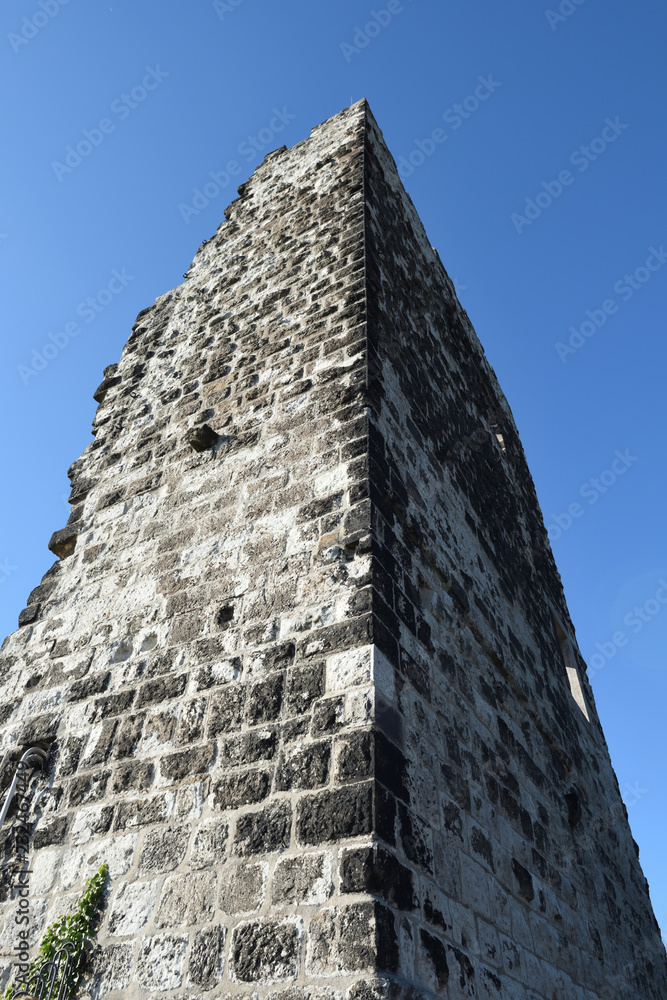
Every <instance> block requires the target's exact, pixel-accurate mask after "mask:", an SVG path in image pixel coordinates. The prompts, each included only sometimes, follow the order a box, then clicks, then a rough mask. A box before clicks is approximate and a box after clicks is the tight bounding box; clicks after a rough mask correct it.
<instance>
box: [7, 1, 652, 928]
mask: <svg viewBox="0 0 667 1000" xmlns="http://www.w3.org/2000/svg"><path fill="white" fill-rule="evenodd" d="M41 4H42V5H41V6H40V3H39V2H38V0H5V2H4V3H3V5H2V12H1V14H0V22H1V31H0V45H1V46H3V47H4V52H3V55H2V59H1V60H0V86H1V91H2V94H3V101H2V112H1V114H2V134H3V137H4V151H5V152H4V156H3V158H2V168H1V169H2V174H3V183H2V187H1V194H0V264H1V268H0V271H1V274H2V299H1V301H2V314H3V315H2V320H3V322H2V331H3V345H4V350H3V360H4V364H3V365H2V370H1V371H0V380H1V383H0V386H1V391H0V407H1V409H2V413H1V418H0V419H1V423H2V427H3V428H4V433H3V434H2V457H3V465H2V468H3V470H4V474H3V481H4V482H3V486H4V488H3V489H2V491H1V494H0V504H1V505H2V517H1V520H0V565H1V567H2V568H1V569H0V581H2V582H0V601H1V612H0V617H1V621H0V631H1V632H2V634H3V635H4V634H6V633H7V632H10V631H12V630H13V629H14V628H15V626H16V618H17V615H18V612H19V611H20V609H21V608H22V607H23V606H24V604H25V600H26V597H27V595H28V593H29V591H30V590H31V589H32V587H33V586H35V585H36V584H37V583H38V582H39V580H40V578H41V575H42V573H43V572H44V571H45V570H46V569H47V568H48V566H49V565H50V564H51V562H52V556H51V554H50V553H49V552H48V550H47V547H46V546H47V542H48V539H49V537H50V535H51V533H52V531H54V530H55V529H57V528H60V527H62V526H63V525H64V523H65V521H66V519H67V516H68V507H67V505H66V503H65V500H64V498H65V497H66V496H67V492H68V480H67V478H66V475H65V471H66V469H67V467H68V466H69V464H70V463H71V462H72V461H73V460H74V459H75V458H76V457H77V456H78V455H79V454H80V452H81V451H82V450H83V448H84V447H85V445H86V444H87V443H88V441H89V440H90V434H89V425H90V421H91V419H92V417H93V415H94V412H95V403H94V401H93V399H92V393H93V391H94V389H95V388H96V386H97V385H98V383H99V382H100V380H101V375H102V369H103V367H104V366H105V365H107V364H110V363H111V362H114V361H117V360H118V357H119V355H120V352H121V349H122V346H123V344H124V342H125V340H126V339H127V337H128V335H129V333H130V328H131V326H132V323H133V322H134V318H135V316H136V314H137V313H138V312H139V310H141V309H143V308H144V307H145V306H147V305H150V303H152V301H153V299H154V298H155V297H156V296H157V295H159V294H161V293H162V292H165V291H167V290H168V289H169V288H171V287H173V286H174V285H176V284H178V283H179V282H180V281H181V280H182V274H183V272H184V271H185V270H186V269H187V267H188V265H189V263H190V261H191V259H192V257H193V255H194V253H195V251H196V249H197V247H198V246H199V244H200V243H201V242H202V240H204V239H205V238H207V237H209V236H210V235H211V234H212V233H213V231H214V230H215V229H216V227H217V226H218V224H219V223H220V221H221V220H222V218H223V211H224V208H225V206H226V205H227V204H228V202H229V201H231V200H232V198H233V197H234V196H235V194H236V187H237V185H238V184H239V183H241V182H242V181H243V180H244V179H245V178H246V176H248V175H249V174H250V173H251V172H252V169H253V168H254V166H255V165H256V164H257V163H258V162H259V161H260V160H261V159H262V158H263V155H264V153H265V152H267V151H268V150H269V149H272V148H275V147H276V146H279V145H282V144H283V143H285V144H287V145H291V144H293V143H295V142H298V141H300V140H301V139H303V138H305V137H306V136H307V135H308V132H309V129H310V128H311V127H312V126H313V125H315V124H317V123H319V122H320V121H323V120H324V119H326V118H328V117H329V116H331V115H333V114H335V113H337V112H338V111H339V110H341V108H343V107H345V106H346V105H348V104H349V103H350V102H351V101H356V100H358V99H359V98H361V97H363V96H366V97H367V98H368V99H369V101H370V103H371V107H372V109H373V112H374V114H375V116H376V118H377V120H378V122H379V124H380V127H381V128H382V129H383V131H384V134H385V137H386V139H387V142H388V144H389V146H390V148H391V150H392V152H393V153H394V156H395V157H396V159H397V160H398V159H399V157H403V158H404V161H403V162H404V163H405V164H406V168H405V170H404V174H405V183H406V186H407V188H408V191H409V192H410V194H411V195H412V198H413V199H414V201H415V204H416V206H417V209H418V211H419V212H420V214H421V217H422V219H423V221H424V224H425V226H426V229H427V232H428V233H429V236H430V239H431V242H432V243H433V244H434V245H435V246H436V247H437V248H438V250H439V252H440V255H441V257H442V259H443V261H444V263H445V266H446V267H447V269H448V271H449V273H450V274H451V275H452V277H453V278H454V280H455V282H456V285H457V287H458V290H459V295H460V298H461V301H462V302H463V304H464V306H465V308H466V309H467V311H468V313H469V315H470V317H471V319H472V321H473V323H474V324H475V327H476V329H477V332H478V334H479V336H480V338H481V340H482V343H483V344H484V346H485V348H486V351H487V354H488V357H489V359H490V361H491V363H492V364H493V366H494V367H495V370H496V372H497V374H498V377H499V379H500V383H501V385H502V386H503V388H504V390H505V392H506V394H507V397H508V399H509V401H510V405H511V406H512V408H513V411H514V414H515V417H516V420H517V423H518V426H519V431H520V433H521V436H522V439H523V443H524V446H525V449H526V452H527V455H528V460H529V463H530V467H531V470H532V473H533V476H534V478H535V482H536V486H537V492H538V495H539V498H540V502H541V504H542V509H543V511H544V514H545V517H546V520H547V522H548V523H549V524H550V525H551V534H552V537H553V547H554V552H555V556H556V560H557V562H558V565H559V567H560V570H561V573H562V577H563V582H564V586H565V592H566V596H567V599H568V602H569V606H570V610H571V613H572V617H573V620H574V623H575V626H576V628H577V634H578V639H579V643H580V646H581V649H582V652H583V654H584V656H585V657H586V659H587V660H588V662H589V664H592V665H595V666H596V667H597V669H595V670H594V671H593V667H591V670H592V673H593V676H592V683H593V686H594V690H595V694H596V698H597V704H598V709H599V712H600V715H601V718H602V721H603V725H604V728H605V733H606V736H607V739H608V742H609V745H610V748H611V752H612V758H613V762H614V765H615V768H616V772H617V775H618V779H619V782H620V785H621V788H622V790H623V794H624V798H625V800H626V802H627V804H628V808H629V815H630V820H631V824H632V829H633V832H634V835H635V838H636V839H637V841H638V842H639V845H640V848H641V861H642V864H643V866H644V870H645V872H646V875H647V877H648V879H649V882H650V884H651V889H652V896H653V901H654V905H655V909H656V912H657V916H658V919H659V921H660V922H661V926H662V927H663V930H666V929H667V872H666V868H665V865H664V830H665V828H666V827H667V804H666V801H665V798H666V792H667V750H666V748H665V736H664V734H665V723H664V717H665V707H666V702H667V671H666V668H665V648H666V647H667V605H665V604H662V603H660V596H663V597H666V598H667V588H665V589H664V590H661V587H662V584H661V582H660V581H661V580H665V581H666V582H667V544H666V541H665V532H664V520H665V459H666V455H665V427H666V420H665V391H664V379H665V375H664V372H665V360H666V359H665V353H666V349H665V336H664V334H665V319H664V316H665V290H666V288H667V257H665V256H664V249H665V248H667V220H666V218H665V200H664V192H665V167H666V164H665V140H664V119H665V101H664V98H665V85H664V39H665V34H666V30H667V9H666V8H665V7H664V5H663V4H659V3H658V2H657V0H645V2H643V3H641V4H636V5H630V4H627V3H622V2H620V0H605V2H604V3H603V0H584V2H582V0H579V2H578V3H574V2H571V0H564V2H561V7H562V8H563V10H564V11H565V12H567V11H568V10H571V13H569V14H567V13H564V14H559V13H558V10H559V7H558V4H557V3H555V2H554V3H553V5H552V7H551V10H552V11H554V12H555V16H547V12H548V11H549V9H550V8H549V5H548V3H547V2H546V0H545V2H544V3H540V2H535V0H531V2H527V0H515V2H513V3H511V4H500V3H498V2H497V0H470V2H467V3H453V2H442V0H438V2H436V0H402V3H398V2H397V0H392V3H391V5H389V4H388V2H385V0H377V2H376V3H375V4H373V3H372V2H371V0H369V2H368V3H366V2H360V0H337V2H336V3H326V4H325V3H315V2H313V0H308V2H306V0H293V2H287V3H275V2H271V0H227V2H224V0H218V2H217V3H215V4H214V3H213V2H211V0H198V2H191V3H187V4H186V3H178V4H177V3H165V2H164V0H159V2H158V0H142V2H141V3H137V2H136V0H135V2H132V3H131V2H130V0H105V2H104V3H102V2H101V0H85V2H84V0H69V2H67V3H66V4H63V5H62V6H61V5H59V3H58V0H41ZM389 6H390V11H393V13H391V17H389V12H387V13H383V12H385V11H387V8H388V7H389ZM372 10H375V11H376V14H377V17H373V15H372V14H371V11H372ZM24 18H27V20H25V21H24V20H23V19H24ZM370 22H373V24H372V25H371V27H370V28H369V30H368V31H366V30H365V27H364V26H365V25H366V24H368V23H370ZM357 27H359V28H360V29H361V30H362V34H358V33H357ZM480 78H482V79H483V81H485V82H484V83H482V82H481V81H480ZM476 91H477V96H475V95H476ZM124 95H125V96H124ZM480 98H483V99H481V100H480ZM456 105H459V109H458V110H457V108H456ZM101 123H102V124H101ZM610 123H611V124H610ZM435 129H440V130H441V131H440V132H438V133H437V137H438V139H439V140H440V141H439V142H434V141H433V139H432V138H431V136H432V133H433V131H434V130H435ZM84 130H87V131H88V137H86V135H85V134H84ZM443 136H444V138H443ZM252 137H255V138H254V139H253V138H252ZM79 143H83V145H82V146H81V147H80V151H79V153H77V152H76V147H77V145H78V144H79ZM419 143H421V147H420V146H419ZM86 144H88V145H86ZM68 146H69V147H72V148H73V150H74V152H73V153H70V154H69V160H67V159H66V157H67V147H68ZM582 147H583V150H582ZM81 153H83V155H82V156H81V159H80V162H77V158H78V157H79V155H80V154H81ZM410 158H412V159H410ZM229 161H236V162H237V163H238V164H239V166H240V172H239V174H238V175H237V176H235V177H232V178H231V179H229V181H228V182H227V183H225V181H226V178H225V177H224V175H220V176H219V181H220V183H222V184H223V185H224V187H223V190H221V191H219V192H218V193H217V194H216V189H215V187H213V186H211V187H209V188H208V192H209V194H211V195H212V197H211V198H210V199H209V200H208V203H206V201H205V198H203V197H202V198H200V199H199V200H198V201H197V202H195V203H194V204H193V199H194V197H195V195H194V189H195V188H199V189H200V190H201V189H203V186H204V185H205V184H207V183H210V184H211V185H213V181H212V180H211V178H210V173H211V172H213V173H218V174H219V172H220V171H224V170H225V167H226V165H227V164H228V163H229ZM420 161H421V162H420ZM411 163H412V164H413V165H414V166H413V167H412V168H411ZM564 172H567V173H564ZM559 178H560V179H559ZM527 200H528V203H527ZM189 209H195V211H191V210H189ZM531 216H532V219H531V218H530V217H531ZM663 241H664V242H663ZM652 248H653V249H652ZM654 251H655V252H654ZM647 261H648V263H647ZM114 272H117V274H118V275H120V276H121V278H120V279H119V278H118V277H117V276H115V275H114ZM626 275H627V276H628V277H627V278H626V277H625V276H626ZM100 293H101V294H100ZM88 299H92V300H93V301H92V303H87V301H86V300H88ZM605 307H606V308H605ZM587 311H588V313H590V315H588V314H587ZM68 324H69V326H68ZM583 324H588V325H585V326H584V327H583V332H582V325H583ZM571 328H572V329H571ZM68 331H69V332H68ZM74 331H76V332H75V333H74ZM72 333H74V335H73V336H72V335H71V334H72ZM50 335H53V338H55V339H51V338H50ZM66 336H68V337H69V342H67V343H66V342H65V337H66ZM558 344H561V345H565V347H560V348H558V347H557V345H558ZM45 345H50V346H48V347H47V351H46V354H47V355H50V357H45V356H44V353H43V349H44V346H45ZM33 351H36V352H37V355H35V354H33ZM38 355H39V356H40V357H42V358H43V359H44V365H43V367H42V370H40V371H38V372H37V371H36V367H38V366H40V365H41V364H42V363H41V362H40V361H39V357H38ZM30 369H31V370H32V372H33V373H32V374H30V373H29V370H30ZM617 452H620V454H621V455H622V456H624V458H623V459H620V458H619V457H618V456H617ZM571 505H574V506H573V507H572V511H571V513H568V510H569V508H570V507H571ZM568 517H570V518H571V524H570V525H569V526H568ZM557 518H558V520H556V519H557ZM656 594H657V595H659V596H658V597H656ZM635 608H637V609H639V610H638V612H637V611H635V610H634V609H635ZM614 637H615V638H616V640H617V641H614ZM598 644H599V645H598ZM600 647H601V648H600Z"/></svg>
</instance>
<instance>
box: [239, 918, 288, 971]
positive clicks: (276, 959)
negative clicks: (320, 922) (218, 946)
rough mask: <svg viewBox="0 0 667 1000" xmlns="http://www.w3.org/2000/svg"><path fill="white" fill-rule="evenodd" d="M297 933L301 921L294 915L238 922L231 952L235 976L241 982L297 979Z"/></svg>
mask: <svg viewBox="0 0 667 1000" xmlns="http://www.w3.org/2000/svg"><path fill="white" fill-rule="evenodd" d="M300 933H301V928H300V921H298V920H297V919H295V918H292V919H285V920H254V921H249V922H248V923H241V924H239V925H238V926H237V927H236V928H235V930H234V933H233V936H232V945H231V951H230V962H231V965H232V975H233V977H234V979H236V980H237V981H239V982H242V983H260V982H261V983H275V982H281V981H283V980H285V979H296V977H297V974H298V971H299V938H300Z"/></svg>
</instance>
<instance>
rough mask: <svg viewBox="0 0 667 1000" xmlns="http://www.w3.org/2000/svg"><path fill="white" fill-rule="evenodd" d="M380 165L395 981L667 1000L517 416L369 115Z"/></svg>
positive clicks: (374, 391) (371, 164)
mask: <svg viewBox="0 0 667 1000" xmlns="http://www.w3.org/2000/svg"><path fill="white" fill-rule="evenodd" d="M366 158H367V162H366V204H367V234H366V247H367V277H368V322H369V372H370V376H369V389H370V402H371V407H372V409H371V413H372V417H371V428H370V496H371V499H372V502H373V586H374V592H373V608H374V612H375V615H376V618H377V623H376V632H375V641H376V644H377V649H378V650H380V651H381V653H379V654H378V660H379V658H380V656H382V658H383V662H384V663H385V665H386V669H385V670H384V671H382V672H381V671H379V670H378V681H377V684H378V689H377V699H378V707H377V727H378V733H377V737H376V739H377V740H378V749H379V757H378V768H377V777H378V779H379V781H380V782H381V783H383V785H384V787H385V789H386V808H385V809H384V820H383V824H382V826H381V827H379V829H378V833H379V835H380V837H381V839H382V841H383V842H384V845H386V849H387V850H388V851H389V853H390V856H391V858H392V864H396V865H400V868H399V869H398V871H399V873H400V875H397V877H396V879H395V885H396V888H395V890H393V892H394V899H393V908H394V911H395V933H396V934H397V935H398V936H399V938H400V947H399V948H398V949H397V954H398V955H400V959H399V960H398V961H397V962H394V963H393V964H392V965H391V966H390V968H389V971H391V972H392V973H397V974H398V976H399V978H404V979H405V980H407V981H409V982H417V983H420V984H423V985H426V986H428V987H429V988H430V989H432V990H433V991H434V992H436V993H437V994H438V995H447V996H450V997H452V998H455V997H456V998H458V997H468V996H483V997H503V998H505V997H512V998H514V997H522V998H523V997H524V996H526V995H529V996H530V997H539V998H544V1000H547V998H549V1000H551V998H556V997H558V998H561V997H563V998H565V997H567V998H568V1000H575V998H576V1000H584V998H587V1000H592V998H593V997H596V998H597V997H605V998H612V997H613V998H620V997H628V998H629V997H633V998H638V997H642V998H649V997H652V998H653V997H655V998H658V997H661V998H662V997H665V996H667V975H666V963H665V949H664V945H663V944H662V942H661V940H660V934H659V930H658V927H657V924H656V922H655V918H654V916H653V913H652V909H651V905H650V901H649V897H648V886H647V884H646V881H645V879H644V876H643V874H642V871H641V868H640V866H639V863H638V860H637V853H638V852H637V849H636V845H635V843H634V841H633V840H632V837H631V834H630V830H629V827H628V825H627V813H626V811H625V807H624V805H623V803H622V800H621V797H620V792H619V789H618V784H617V781H616V778H615V775H614V773H613V770H612V768H611V763H610V759H609V754H608V751H607V747H606V744H605V741H604V737H603V735H602V731H601V728H600V723H599V720H598V717H597V714H596V712H595V705H594V701H593V695H592V692H591V689H590V686H589V684H588V682H587V679H586V666H585V664H584V662H583V660H582V658H581V656H580V654H579V652H578V649H577V647H576V640H575V638H574V630H573V627H572V624H571V622H570V619H569V616H568V612H567V608H566V606H565V601H564V598H563V593H562V588H561V583H560V578H559V576H558V573H557V571H556V568H555V565H554V563H553V559H552V556H551V552H550V548H549V544H548V541H547V536H546V532H545V529H544V525H543V521H542V516H541V513H540V510H539V506H538V503H537V499H536V496H535V491H534V487H533V484H532V481H531V478H530V475H529V472H528V469H527V466H526V462H525V458H524V455H523V451H522V448H521V445H520V442H519V438H518V435H517V431H516V427H515V425H514V422H513V420H512V416H511V412H510V410H509V408H508V406H507V402H506V401H505V399H504V397H503V395H502V393H501V391H500V389H499V387H498V384H497V382H496V379H495V377H494V374H493V371H492V370H491V368H490V366H489V365H488V363H487V362H486V359H485V357H484V354H483V351H482V349H481V347H480V345H479V342H478V340H477V337H476V336H475V333H474V331H473V329H472V327H471V325H470V322H469V320H468V317H467V315H466V313H465V312H464V310H463V309H462V308H461V307H460V305H459V304H458V302H457V300H456V297H455V293H454V289H453V286H452V284H451V281H450V280H449V278H448V277H447V275H446V272H445V270H444V268H443V267H442V265H441V263H440V260H439V258H438V255H437V253H436V252H435V251H434V250H432V248H431V247H430V245H429V243H428V239H427V237H426V235H425V233H424V230H423V227H422V225H421V223H420V221H419V219H418V218H417V216H416V213H415V210H414V207H413V206H412V203H411V202H410V200H409V198H408V197H407V196H406V194H405V192H404V190H403V187H402V184H401V182H400V180H399V178H398V175H397V172H396V168H395V165H394V162H393V160H392V158H391V156H390V155H389V154H388V152H387V149H386V146H385V145H384V142H383V141H382V137H381V134H380V133H379V131H378V129H377V126H376V125H375V123H374V121H373V120H372V118H370V119H369V134H368V139H367V146H366ZM554 618H556V619H557V620H558V623H559V626H558V628H559V629H560V631H561V635H560V637H559V634H558V631H557V626H556V625H555V621H554ZM566 666H570V669H571V671H574V673H575V676H576V674H577V673H578V678H579V683H580V685H581V690H582V692H583V698H584V699H585V701H584V703H583V704H584V708H585V712H586V714H585V713H584V711H582V708H580V706H579V704H578V702H577V700H576V699H575V695H574V694H573V691H572V688H571V685H570V680H569V677H568V671H567V669H566ZM574 683H575V694H578V692H577V690H576V680H575V681H574ZM579 698H580V699H581V695H579ZM587 716H588V717H587ZM522 987H525V988H526V989H527V990H529V994H526V993H524V991H523V988H522ZM447 991H449V992H447Z"/></svg>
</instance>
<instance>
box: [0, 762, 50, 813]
mask: <svg viewBox="0 0 667 1000" xmlns="http://www.w3.org/2000/svg"><path fill="white" fill-rule="evenodd" d="M46 753H47V752H46V750H45V749H44V748H43V747H39V746H35V747H30V748H29V749H28V750H26V752H25V753H24V754H23V756H22V757H21V759H20V761H19V762H18V764H17V765H16V774H15V775H14V779H13V781H12V783H11V785H10V786H9V791H8V792H7V795H6V797H5V802H4V805H3V807H2V812H1V813H0V827H1V826H2V824H3V823H4V822H5V819H6V818H7V813H8V812H9V807H10V806H11V804H12V799H13V798H14V794H15V792H16V786H17V785H18V783H19V778H20V777H21V771H23V770H24V769H25V768H28V767H32V768H35V767H39V768H42V767H43V765H44V760H45V758H46Z"/></svg>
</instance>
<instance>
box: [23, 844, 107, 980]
mask: <svg viewBox="0 0 667 1000" xmlns="http://www.w3.org/2000/svg"><path fill="white" fill-rule="evenodd" d="M108 874H109V866H108V865H107V863H106V862H104V864H103V865H102V866H101V867H100V869H99V871H97V872H96V873H95V874H94V875H93V877H92V878H91V879H89V880H88V882H86V887H85V889H84V891H83V895H82V896H81V899H80V900H79V902H78V904H77V906H76V909H75V910H74V911H73V912H72V913H63V914H62V915H61V916H59V917H58V919H57V920H54V922H53V923H52V924H50V925H49V926H48V927H47V928H46V930H45V931H44V936H43V938H42V940H41V943H40V946H39V951H38V952H37V956H36V957H35V958H34V959H33V960H32V962H31V963H30V967H29V971H28V975H27V976H26V982H28V983H29V982H30V980H31V979H32V978H33V977H34V976H36V975H37V974H38V973H39V972H40V971H41V969H42V968H43V967H44V965H45V964H46V963H47V962H51V961H52V960H53V959H54V958H55V955H56V952H57V951H58V950H59V949H60V948H62V947H63V945H65V944H70V945H72V946H73V947H72V960H71V963H70V966H69V968H68V970H67V974H66V975H65V974H64V971H63V966H64V963H63V965H62V966H61V968H60V970H59V973H58V976H57V977H56V981H55V984H54V990H53V992H54V995H57V993H58V990H59V988H60V985H61V983H62V981H63V977H64V979H65V990H64V993H63V996H64V997H72V996H74V993H75V992H76V989H77V987H78V985H79V981H80V979H81V976H82V974H83V969H84V964H85V956H86V951H87V949H88V946H89V945H90V943H91V941H92V939H93V938H94V936H95V934H96V933H97V927H98V923H99V916H100V906H101V904H102V901H103V898H104V886H105V883H106V880H107V875H108ZM23 988H24V987H23V986H22V985H21V986H19V987H18V988H17V986H16V985H15V984H14V983H10V984H9V986H8V987H7V989H6V990H5V993H4V998H3V1000H12V998H13V997H14V996H15V994H16V993H18V992H19V990H21V989H23Z"/></svg>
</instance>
